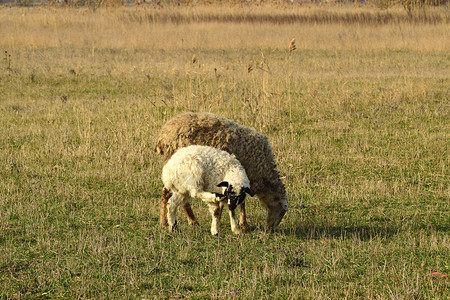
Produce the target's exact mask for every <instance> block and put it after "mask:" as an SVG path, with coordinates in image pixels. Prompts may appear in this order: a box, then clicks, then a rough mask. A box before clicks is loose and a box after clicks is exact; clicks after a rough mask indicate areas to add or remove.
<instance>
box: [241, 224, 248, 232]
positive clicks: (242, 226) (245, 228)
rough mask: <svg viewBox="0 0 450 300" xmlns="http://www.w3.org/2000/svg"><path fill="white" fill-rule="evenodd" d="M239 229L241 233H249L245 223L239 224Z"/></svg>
mask: <svg viewBox="0 0 450 300" xmlns="http://www.w3.org/2000/svg"><path fill="white" fill-rule="evenodd" d="M239 227H241V230H242V231H243V232H249V231H250V226H248V224H247V223H243V224H239Z"/></svg>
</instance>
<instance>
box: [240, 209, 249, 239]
mask: <svg viewBox="0 0 450 300" xmlns="http://www.w3.org/2000/svg"><path fill="white" fill-rule="evenodd" d="M239 227H241V229H242V231H244V232H247V231H249V230H250V226H248V223H247V215H246V213H245V202H243V203H242V204H241V210H240V213H239Z"/></svg>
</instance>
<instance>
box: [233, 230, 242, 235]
mask: <svg viewBox="0 0 450 300" xmlns="http://www.w3.org/2000/svg"><path fill="white" fill-rule="evenodd" d="M233 232H234V234H242V231H241V230H240V229H236V230H234V231H233Z"/></svg>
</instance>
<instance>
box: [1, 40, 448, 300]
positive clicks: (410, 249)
mask: <svg viewBox="0 0 450 300" xmlns="http://www.w3.org/2000/svg"><path fill="white" fill-rule="evenodd" d="M8 50H9V49H8ZM261 51H262V52H263V53H264V58H265V62H266V64H267V65H268V66H269V68H270V73H265V72H264V71H262V70H261V69H258V68H256V69H254V70H253V71H252V72H250V73H248V72H247V65H248V63H249V62H250V61H252V62H254V61H255V60H258V63H257V65H259V63H260V62H261V59H262V57H261ZM261 51H260V50H255V49H239V50H231V49H230V50H204V51H202V50H198V49H196V50H190V51H185V50H170V51H165V52H163V51H157V50H155V51H154V52H153V53H152V54H153V55H151V56H146V53H147V52H146V51H144V50H135V51H131V50H124V49H115V50H111V49H104V50H102V49H98V50H97V49H96V50H95V53H93V51H92V49H86V48H79V49H75V50H70V49H64V48H38V49H24V48H17V49H12V50H9V53H10V54H11V61H10V62H8V61H7V60H4V61H2V64H1V65H0V95H1V96H0V112H1V114H0V124H1V128H2V131H1V133H0V298H133V299H134V298H139V299H143V298H184V297H187V298H194V299H203V298H242V299H258V298H264V299H274V298H278V299H327V298H331V299H338V298H352V299H354V298H380V299H383V298H394V299H416V298H418V299H445V298H446V296H445V295H446V294H447V291H448V288H449V281H448V279H447V278H434V277H432V276H431V275H430V274H431V273H432V272H434V271H439V272H441V273H444V274H448V273H450V268H449V259H448V258H449V257H450V247H449V245H450V243H449V224H450V217H449V216H450V209H449V179H450V177H449V175H450V174H449V171H448V163H449V153H448V149H449V133H450V132H449V125H448V124H450V117H449V115H450V114H449V104H448V100H449V99H450V95H449V89H448V86H450V77H449V76H448V74H449V71H450V66H449V61H450V57H449V54H448V52H439V51H434V52H433V51H413V50H364V51H354V50H350V51H344V50H342V51H331V50H302V51H294V52H292V53H291V54H288V53H286V51H281V50H273V49H262V50H261ZM193 54H196V57H197V58H198V59H199V61H200V68H199V67H198V65H192V63H191V61H190V59H191V57H192V55H193ZM143 57H145V59H144V58H143ZM214 68H216V69H217V72H214ZM71 70H73V71H71ZM216 75H217V76H216ZM289 99H290V100H289ZM290 101H291V102H290ZM188 109H193V110H207V111H212V112H215V113H219V114H222V115H224V116H226V117H229V118H233V119H235V120H236V121H238V122H240V123H243V124H246V125H249V126H254V127H255V128H256V129H257V130H260V131H262V132H264V133H265V134H267V135H268V137H269V139H270V141H271V143H272V145H273V148H274V152H275V154H276V159H277V161H278V164H279V169H280V171H281V173H282V176H283V178H284V180H285V182H286V185H287V188H288V193H289V196H290V205H291V206H292V207H294V206H296V205H299V204H301V203H303V204H304V205H305V206H306V208H305V209H302V210H292V212H291V214H290V215H289V216H286V217H285V218H284V220H283V222H282V223H281V225H280V226H279V228H277V229H276V230H274V231H273V232H270V231H266V230H265V229H264V226H263V225H264V222H265V215H264V212H263V210H262V207H261V206H260V205H259V203H257V201H256V200H255V199H248V201H247V206H248V214H249V223H250V225H251V226H252V231H251V232H250V233H247V234H244V235H241V236H235V235H233V234H232V233H231V230H230V228H229V223H228V220H227V218H223V220H222V221H223V223H224V224H223V226H222V229H223V234H222V236H221V237H220V238H216V237H212V236H211V235H210V233H209V226H210V225H209V224H210V217H209V214H208V212H207V208H206V205H204V204H203V203H201V202H200V201H198V202H196V203H193V208H194V212H195V213H196V215H197V216H198V218H199V221H200V224H201V225H200V227H199V228H191V227H189V226H188V225H187V222H186V220H185V218H184V216H183V215H182V213H181V211H180V212H179V213H178V216H179V223H180V227H181V233H167V232H165V231H164V230H162V229H161V228H160V227H159V200H160V191H161V188H162V183H161V181H160V172H161V167H162V162H161V161H160V159H159V157H158V156H157V155H156V154H155V153H154V152H153V147H154V141H155V137H156V135H157V132H158V130H159V128H160V127H161V126H162V124H163V123H164V122H165V121H166V120H168V119H169V118H170V117H172V116H173V115H175V114H177V113H179V112H182V111H186V110H188ZM290 110H292V120H290V118H289V114H290Z"/></svg>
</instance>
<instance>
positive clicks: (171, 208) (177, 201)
mask: <svg viewBox="0 0 450 300" xmlns="http://www.w3.org/2000/svg"><path fill="white" fill-rule="evenodd" d="M183 202H184V197H183V195H182V194H180V193H178V192H173V193H172V197H170V199H169V201H168V202H167V223H168V225H169V230H170V231H174V230H175V229H176V224H177V219H176V217H177V216H176V215H177V208H178V206H180V205H181V204H182V203H183Z"/></svg>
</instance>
